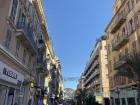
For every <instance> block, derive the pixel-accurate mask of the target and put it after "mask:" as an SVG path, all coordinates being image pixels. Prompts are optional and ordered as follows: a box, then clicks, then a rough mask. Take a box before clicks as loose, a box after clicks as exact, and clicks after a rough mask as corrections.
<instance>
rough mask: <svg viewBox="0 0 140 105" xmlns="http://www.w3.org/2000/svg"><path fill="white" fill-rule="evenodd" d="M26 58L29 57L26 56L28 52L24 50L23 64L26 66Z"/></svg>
mask: <svg viewBox="0 0 140 105" xmlns="http://www.w3.org/2000/svg"><path fill="white" fill-rule="evenodd" d="M26 56H27V54H26V51H25V50H24V52H23V59H22V62H23V63H24V64H25V60H26Z"/></svg>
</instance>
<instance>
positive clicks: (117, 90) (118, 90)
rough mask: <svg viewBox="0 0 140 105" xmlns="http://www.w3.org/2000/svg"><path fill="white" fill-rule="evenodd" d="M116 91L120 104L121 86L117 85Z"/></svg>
mask: <svg viewBox="0 0 140 105" xmlns="http://www.w3.org/2000/svg"><path fill="white" fill-rule="evenodd" d="M115 92H116V93H117V95H118V105H120V88H119V87H116V90H115Z"/></svg>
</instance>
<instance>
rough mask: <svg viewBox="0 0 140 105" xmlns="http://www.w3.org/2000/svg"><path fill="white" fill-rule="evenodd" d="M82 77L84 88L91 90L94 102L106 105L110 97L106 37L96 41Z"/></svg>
mask: <svg viewBox="0 0 140 105" xmlns="http://www.w3.org/2000/svg"><path fill="white" fill-rule="evenodd" d="M83 76H84V78H85V79H84V87H85V88H87V89H91V90H93V92H94V95H95V97H96V101H98V102H99V103H106V102H107V101H108V99H109V97H110V93H109V80H108V62H107V49H106V36H103V37H101V38H100V39H99V40H98V41H97V43H96V46H95V49H94V50H93V51H92V54H91V56H90V59H89V61H88V63H87V65H86V68H85V71H84V73H83Z"/></svg>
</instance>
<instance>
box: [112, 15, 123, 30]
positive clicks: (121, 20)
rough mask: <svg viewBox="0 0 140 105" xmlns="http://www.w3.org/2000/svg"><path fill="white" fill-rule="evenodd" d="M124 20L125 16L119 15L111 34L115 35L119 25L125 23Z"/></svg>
mask: <svg viewBox="0 0 140 105" xmlns="http://www.w3.org/2000/svg"><path fill="white" fill-rule="evenodd" d="M125 20H126V15H124V14H120V15H119V16H118V18H116V20H115V22H114V25H113V27H112V30H111V33H115V32H116V31H117V30H118V29H119V28H120V27H121V25H122V24H123V23H124V22H125Z"/></svg>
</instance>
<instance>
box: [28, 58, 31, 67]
mask: <svg viewBox="0 0 140 105" xmlns="http://www.w3.org/2000/svg"><path fill="white" fill-rule="evenodd" d="M28 67H31V55H30V56H29V60H28Z"/></svg>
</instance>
